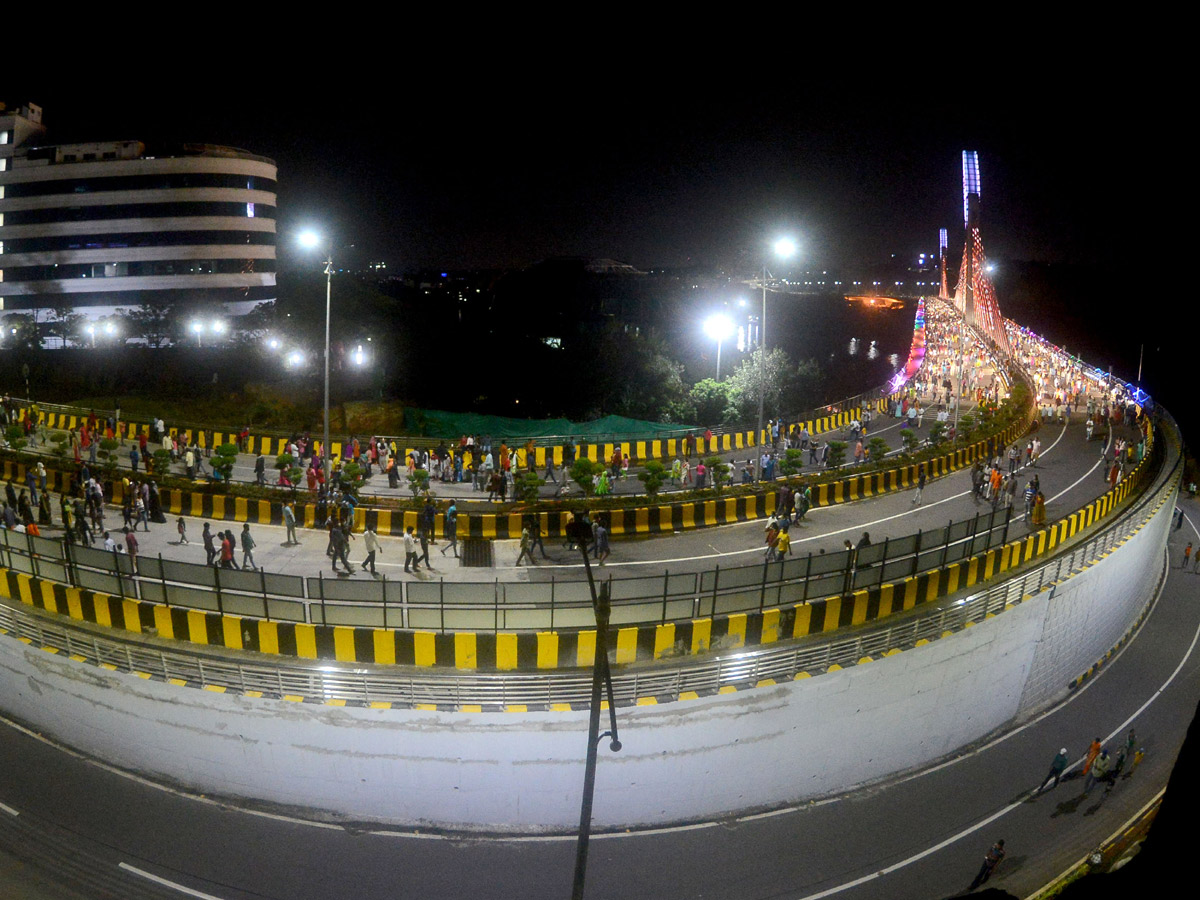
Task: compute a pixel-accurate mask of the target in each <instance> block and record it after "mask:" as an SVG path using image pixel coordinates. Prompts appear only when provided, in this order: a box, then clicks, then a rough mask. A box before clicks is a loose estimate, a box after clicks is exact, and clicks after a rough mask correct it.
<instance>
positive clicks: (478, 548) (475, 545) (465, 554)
mask: <svg viewBox="0 0 1200 900" xmlns="http://www.w3.org/2000/svg"><path fill="white" fill-rule="evenodd" d="M461 550H462V552H461V553H460V554H459V565H460V566H472V567H474V568H479V569H490V568H491V567H492V542H491V541H485V540H482V539H480V538H467V539H466V540H464V541H463V542H462V544H461Z"/></svg>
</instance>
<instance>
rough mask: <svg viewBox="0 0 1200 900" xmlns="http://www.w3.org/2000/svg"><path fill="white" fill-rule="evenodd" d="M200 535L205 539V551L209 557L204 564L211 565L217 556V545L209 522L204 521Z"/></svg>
mask: <svg viewBox="0 0 1200 900" xmlns="http://www.w3.org/2000/svg"><path fill="white" fill-rule="evenodd" d="M200 537H201V538H202V539H203V540H204V552H205V553H206V554H207V555H208V558H207V559H206V560H205V561H204V564H205V565H206V566H211V565H212V564H213V562H214V561H215V560H216V558H217V545H216V542H215V541H214V540H213V533H212V529H211V527H210V526H209V523H208V522H205V523H204V528H203V530H202V531H201V532H200Z"/></svg>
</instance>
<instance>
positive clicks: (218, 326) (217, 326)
mask: <svg viewBox="0 0 1200 900" xmlns="http://www.w3.org/2000/svg"><path fill="white" fill-rule="evenodd" d="M212 330H213V331H215V332H216V333H217V334H221V333H223V332H224V331H225V323H224V322H222V321H221V320H220V319H217V320H216V321H215V322H213V323H212Z"/></svg>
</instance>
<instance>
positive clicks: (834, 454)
mask: <svg viewBox="0 0 1200 900" xmlns="http://www.w3.org/2000/svg"><path fill="white" fill-rule="evenodd" d="M845 461H846V442H845V441H830V442H829V468H831V469H836V468H837V467H838V466H840V465H841V464H842V463H844V462H845Z"/></svg>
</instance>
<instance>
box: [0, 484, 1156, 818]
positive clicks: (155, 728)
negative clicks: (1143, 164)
mask: <svg viewBox="0 0 1200 900" xmlns="http://www.w3.org/2000/svg"><path fill="white" fill-rule="evenodd" d="M1171 508H1172V507H1171V505H1169V504H1168V505H1165V506H1164V507H1163V510H1164V512H1161V513H1160V514H1159V515H1158V516H1157V517H1156V520H1155V521H1154V523H1153V524H1152V525H1149V526H1147V527H1145V528H1143V529H1142V531H1141V532H1140V533H1139V534H1138V536H1136V537H1135V538H1133V539H1131V540H1130V541H1128V542H1127V543H1126V544H1125V545H1124V546H1123V547H1121V548H1120V549H1119V550H1117V551H1116V552H1114V553H1113V554H1112V555H1111V556H1109V557H1108V559H1106V560H1104V561H1102V562H1101V563H1098V564H1097V565H1095V566H1093V567H1092V568H1091V569H1089V570H1088V571H1087V573H1085V575H1083V576H1080V577H1081V578H1085V579H1087V580H1086V581H1080V587H1078V588H1076V587H1075V586H1074V585H1069V586H1068V587H1066V588H1064V589H1062V590H1060V591H1058V592H1057V593H1056V595H1055V597H1054V598H1053V599H1051V598H1050V595H1049V593H1048V592H1047V593H1045V594H1042V595H1040V596H1039V597H1038V598H1036V599H1034V600H1031V601H1028V602H1026V603H1023V604H1021V605H1020V606H1019V607H1017V608H1015V609H1013V610H1010V611H1008V612H1005V613H1004V614H1002V615H1000V616H997V617H996V618H994V619H990V620H988V621H987V622H984V623H983V624H980V625H977V626H975V627H972V628H969V629H966V630H964V631H963V632H961V633H959V634H955V635H953V636H951V637H949V638H945V639H942V640H939V641H935V642H934V643H932V644H929V645H927V646H925V647H921V648H918V649H914V650H911V651H908V652H905V653H901V654H898V655H896V656H893V657H889V658H887V659H882V660H878V661H876V662H872V663H869V664H865V665H860V666H855V667H851V668H848V669H846V670H843V671H840V672H836V673H831V674H827V675H822V676H819V677H816V678H809V679H803V680H801V681H797V682H792V683H788V684H786V685H780V686H776V687H771V688H759V689H754V690H748V691H742V692H739V693H735V694H726V695H720V696H717V697H711V698H707V699H701V700H691V701H682V702H678V703H670V704H663V705H660V706H656V707H655V706H650V707H636V708H632V709H622V710H621V711H620V713H619V723H620V729H621V740H622V743H623V744H624V749H623V750H622V751H621V752H620V753H619V754H612V753H611V752H609V750H608V748H607V744H604V743H602V744H601V751H600V765H599V770H598V777H597V792H596V805H595V822H596V824H597V825H598V826H602V827H603V826H618V825H632V824H639V825H646V824H661V823H667V822H678V821H681V820H686V819H693V818H700V817H708V816H712V815H717V814H722V813H728V812H732V811H736V810H746V809H751V808H755V807H762V806H770V805H776V804H779V803H781V802H785V801H794V800H800V799H804V798H808V797H814V796H818V795H822V794H826V793H829V792H833V791H838V790H843V789H845V788H848V787H850V786H852V785H855V784H859V783H863V782H867V781H871V780H873V779H877V778H880V777H882V776H885V775H888V774H890V773H894V772H899V771H903V770H906V769H910V768H913V767H915V766H919V765H921V764H923V763H926V762H928V761H930V760H934V759H937V758H939V757H941V756H943V755H945V754H946V753H948V752H950V751H952V750H954V749H955V748H956V747H960V746H962V745H963V744H966V743H968V742H970V741H972V740H975V739H977V738H979V737H981V736H983V735H985V734H988V733H989V732H991V731H992V730H994V729H996V728H998V727H1000V726H1002V725H1004V724H1005V723H1006V722H1008V721H1009V720H1010V719H1012V718H1013V717H1014V716H1015V715H1017V714H1018V713H1019V712H1020V711H1022V710H1023V709H1027V708H1030V707H1031V706H1036V705H1038V704H1040V703H1042V702H1044V701H1045V700H1046V699H1047V698H1048V697H1050V696H1051V695H1052V694H1053V693H1055V692H1057V691H1061V690H1063V689H1064V688H1065V685H1066V682H1067V680H1069V678H1070V677H1073V676H1074V675H1076V674H1078V673H1079V671H1081V670H1083V669H1086V668H1087V666H1088V665H1090V664H1091V663H1092V662H1094V661H1095V659H1097V658H1099V657H1100V656H1101V655H1103V653H1104V652H1105V651H1106V650H1107V649H1108V647H1109V646H1111V644H1112V643H1114V642H1115V641H1116V640H1117V639H1119V637H1120V636H1121V634H1122V633H1123V632H1124V629H1125V628H1127V627H1128V625H1129V624H1131V623H1132V622H1133V621H1134V620H1136V618H1137V615H1138V614H1139V613H1140V610H1141V609H1142V607H1143V606H1144V604H1145V602H1146V601H1147V600H1148V598H1149V591H1151V590H1152V589H1153V586H1154V583H1155V582H1156V581H1157V575H1158V568H1157V567H1159V566H1161V561H1162V546H1163V541H1164V539H1165V536H1166V528H1167V527H1168V525H1169V522H1170V511H1171ZM1158 520H1161V521H1158ZM0 683H2V684H3V689H2V691H0V697H2V699H0V706H3V708H4V709H5V710H6V711H7V712H8V713H10V714H12V715H14V716H17V717H19V718H21V719H23V720H25V721H27V722H30V723H34V724H35V725H36V727H38V728H39V729H41V730H43V731H45V732H47V733H49V734H52V735H54V736H56V737H57V738H59V739H60V740H62V741H63V742H64V743H67V744H69V745H72V746H74V747H78V748H80V749H83V750H85V751H86V752H89V753H92V754H94V755H96V756H98V757H101V758H103V759H106V760H109V761H111V762H113V763H116V764H118V765H120V766H124V767H127V768H130V769H134V770H137V771H139V772H144V773H148V774H151V775H153V776H155V777H158V778H164V779H167V780H171V781H175V782H178V783H181V784H184V785H187V786H189V787H191V788H194V789H196V790H199V791H202V792H204V793H208V794H223V795H229V796H240V797H246V798H253V799H255V800H260V801H268V802H272V803H278V804H284V805H289V806H299V807H306V808H309V809H317V810H324V811H326V812H328V813H330V814H334V815H338V816H345V817H348V818H350V819H354V820H373V821H381V822H392V823H397V824H405V825H438V826H443V827H451V828H455V827H457V828H485V829H488V830H514V831H535V830H539V829H568V828H572V827H574V825H575V824H577V822H578V816H579V797H580V793H579V792H580V790H581V785H582V781H583V751H584V744H585V742H586V738H585V733H586V728H587V714H586V713H584V712H580V713H549V712H547V713H492V714H467V713H437V712H418V711H413V710H370V709H354V708H337V707H327V706H321V705H315V704H298V703H289V702H286V701H282V700H268V699H251V698H245V697H238V696H228V695H221V694H215V693H210V692H207V691H202V690H196V689H192V688H180V687H174V686H172V685H169V684H163V683H158V682H152V681H144V680H142V679H139V678H136V677H134V676H129V675H121V674H116V673H109V672H106V671H104V670H100V669H96V668H95V667H92V666H88V665H84V664H79V663H75V662H72V661H71V660H69V659H65V658H62V657H61V656H59V655H51V654H48V653H46V652H44V651H42V650H38V649H33V648H30V647H28V646H26V645H24V644H21V643H19V642H17V641H15V640H13V639H12V638H9V637H0Z"/></svg>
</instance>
